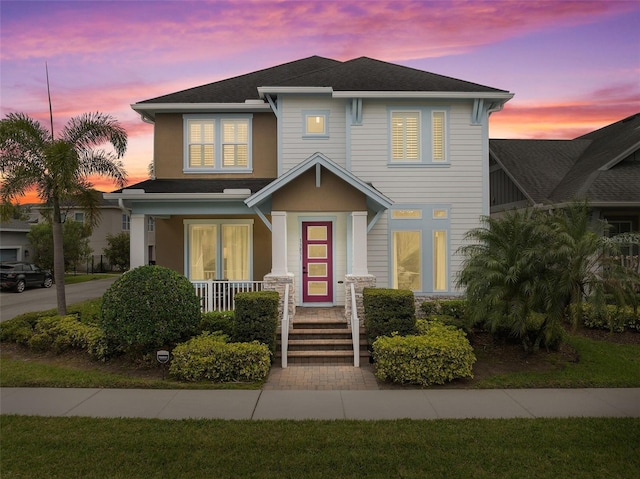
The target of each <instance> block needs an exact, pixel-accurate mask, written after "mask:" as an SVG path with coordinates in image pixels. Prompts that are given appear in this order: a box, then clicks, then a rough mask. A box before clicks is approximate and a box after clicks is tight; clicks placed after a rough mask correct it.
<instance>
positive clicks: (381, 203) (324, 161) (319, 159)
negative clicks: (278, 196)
mask: <svg viewBox="0 0 640 479" xmlns="http://www.w3.org/2000/svg"><path fill="white" fill-rule="evenodd" d="M316 165H320V166H322V167H324V168H326V169H327V170H328V171H330V172H331V173H333V174H334V175H336V176H337V177H339V178H340V179H342V180H343V181H345V182H346V183H348V184H349V185H351V186H352V187H353V188H355V189H356V190H358V191H360V192H361V193H363V194H364V195H365V196H366V197H367V205H368V206H369V207H371V209H373V210H375V211H380V210H385V209H388V208H390V207H391V205H392V204H393V201H391V200H390V199H389V198H387V197H386V196H385V195H383V194H382V193H380V192H379V191H378V190H376V189H375V188H374V187H373V186H371V185H370V184H368V183H365V182H364V181H362V180H361V179H360V178H358V177H357V176H355V175H354V174H353V173H351V172H350V171H347V170H345V169H344V168H342V167H341V166H340V165H338V164H337V163H335V162H333V161H331V160H330V159H329V158H327V157H326V156H325V155H323V154H322V153H314V154H313V155H311V156H310V157H309V158H307V159H306V160H305V161H303V162H302V163H300V164H298V165H296V166H295V167H294V168H291V169H290V170H289V171H287V172H286V173H285V174H284V175H282V176H280V177H279V178H277V179H275V180H273V181H272V182H271V183H270V184H269V185H267V186H266V187H264V188H263V189H262V190H260V191H258V192H257V193H255V194H253V195H251V196H250V197H249V198H247V199H246V200H245V204H246V205H247V206H248V207H249V208H253V207H254V206H258V205H260V204H261V203H263V202H265V201H268V200H269V199H270V198H271V195H273V193H275V192H276V191H278V190H279V189H280V188H282V187H283V186H285V185H287V184H289V183H291V182H292V181H294V180H295V179H296V178H298V177H299V176H300V175H302V174H303V173H305V172H306V171H308V170H309V169H311V168H313V167H315V166H316Z"/></svg>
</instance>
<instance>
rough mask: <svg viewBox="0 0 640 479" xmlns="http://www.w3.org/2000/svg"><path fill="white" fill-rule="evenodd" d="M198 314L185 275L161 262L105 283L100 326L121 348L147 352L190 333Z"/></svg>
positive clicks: (193, 331)
mask: <svg viewBox="0 0 640 479" xmlns="http://www.w3.org/2000/svg"><path fill="white" fill-rule="evenodd" d="M201 319H202V315H201V312H200V299H199V298H198V296H197V295H196V293H195V289H194V288H193V285H192V284H191V283H190V282H189V280H188V279H187V278H185V277H184V276H182V275H180V274H178V273H176V272H175V271H173V270H171V269H168V268H164V267H162V266H140V267H138V268H135V269H133V270H131V271H129V272H127V273H125V274H124V275H123V276H122V277H121V278H120V279H118V280H117V281H116V282H115V283H113V284H112V285H111V287H109V289H108V290H107V292H106V293H105V294H104V296H103V298H102V309H101V316H100V326H101V327H102V329H103V330H104V332H105V334H106V336H107V338H108V339H109V341H110V342H113V343H114V345H115V346H116V347H117V348H118V349H120V350H122V351H124V352H134V353H147V352H150V351H152V350H154V349H157V348H160V347H163V346H168V345H170V344H172V343H176V342H178V341H180V340H181V339H184V338H186V337H188V336H191V335H192V334H193V333H195V332H196V331H197V329H198V326H199V324H200V321H201Z"/></svg>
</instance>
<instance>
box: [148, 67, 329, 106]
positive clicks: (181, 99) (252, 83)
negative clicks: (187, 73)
mask: <svg viewBox="0 0 640 479" xmlns="http://www.w3.org/2000/svg"><path fill="white" fill-rule="evenodd" d="M339 63H340V62H339V61H337V60H332V59H330V58H324V57H319V56H312V57H308V58H303V59H301V60H296V61H293V62H289V63H284V64H282V65H277V66H274V67H271V68H265V69H264V70H258V71H256V72H252V73H247V74H245V75H240V76H237V77H233V78H228V79H226V80H221V81H217V82H214V83H209V84H207V85H202V86H197V87H194V88H189V89H188V90H182V91H179V92H175V93H169V94H168V95H163V96H159V97H157V98H152V99H150V100H145V101H141V102H139V103H244V101H245V100H249V99H256V100H258V99H260V96H259V95H258V87H260V86H264V85H273V84H278V83H280V82H282V81H284V80H286V79H288V78H291V77H296V76H298V75H301V74H303V73H308V72H313V71H316V70H321V69H323V68H327V67H330V66H333V65H336V64H339Z"/></svg>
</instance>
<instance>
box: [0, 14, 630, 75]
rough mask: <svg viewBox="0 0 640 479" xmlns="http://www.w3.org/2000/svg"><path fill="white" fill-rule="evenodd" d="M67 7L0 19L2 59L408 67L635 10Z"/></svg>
mask: <svg viewBox="0 0 640 479" xmlns="http://www.w3.org/2000/svg"><path fill="white" fill-rule="evenodd" d="M66 5H67V8H63V9H58V10H53V11H49V9H44V12H43V14H42V15H40V16H38V15H35V14H34V15H35V18H34V17H33V16H32V17H30V18H28V19H25V21H24V22H21V21H15V22H7V21H5V24H4V25H3V30H4V32H3V34H2V36H3V49H2V53H1V55H2V59H3V60H15V59H25V58H26V59H28V58H56V57H59V56H60V55H62V54H63V52H64V56H66V57H68V56H77V57H78V58H80V59H82V60H83V61H87V62H91V61H103V60H104V59H105V56H107V58H109V59H111V60H112V61H118V59H119V56H121V55H125V54H126V57H127V58H128V59H129V60H128V61H133V62H139V63H140V64H144V63H147V62H148V61H150V60H153V62H154V63H157V62H160V63H164V64H169V63H172V64H175V63H176V62H186V61H194V60H198V59H199V60H203V61H212V60H215V59H221V58H232V57H233V56H234V55H237V54H238V53H241V52H243V53H244V52H247V51H256V52H260V53H262V52H264V51H265V50H268V51H269V56H270V58H269V63H270V64H274V63H275V62H274V57H276V58H278V57H280V58H282V56H283V55H285V56H288V55H290V54H289V51H288V50H289V48H291V47H292V46H295V47H296V48H299V46H300V45H313V49H314V52H313V53H317V51H318V50H321V51H322V52H324V54H325V55H333V56H335V57H336V58H337V59H343V60H344V59H348V58H352V57H355V56H360V55H363V54H365V55H369V56H374V57H376V58H380V59H382V60H395V61H406V60H411V59H417V58H426V57H434V56H442V55H450V54H456V53H463V52H467V51H470V50H473V49H474V48H476V47H478V46H479V45H481V44H487V43H491V42H495V41H499V40H503V39H505V38H508V37H511V36H514V35H517V36H519V35H523V34H525V33H527V32H531V31H534V30H539V29H544V28H548V27H549V26H551V25H560V24H562V25H564V26H570V25H576V24H580V23H586V22H589V21H592V20H593V17H594V16H606V15H609V14H614V13H620V12H625V11H629V10H630V9H632V8H636V6H634V5H633V2H600V1H563V2H534V1H531V2H496V1H476V2H424V1H409V2H397V1H395V2H390V1H375V2H347V1H343V2H306V1H301V2H287V1H280V2H264V1H252V2H248V1H240V2H224V3H221V2H198V3H192V4H190V5H191V6H192V7H193V8H189V9H185V8H184V4H183V3H182V2H122V3H116V4H114V3H101V2H97V3H89V2H87V3H80V4H66ZM72 5H75V6H72ZM115 5H117V6H115ZM70 9H73V10H72V11H70ZM71 13H73V14H71ZM116 32H117V34H114V33H116ZM239 32H241V34H240V35H239V34H238V33H239ZM352 38H359V39H362V38H365V39H366V41H365V42H353V41H350V40H351V39H352ZM363 45H366V46H364V47H363ZM279 52H283V53H279ZM124 61H127V59H124Z"/></svg>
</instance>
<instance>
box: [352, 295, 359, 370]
mask: <svg viewBox="0 0 640 479" xmlns="http://www.w3.org/2000/svg"><path fill="white" fill-rule="evenodd" d="M351 341H352V343H353V367H355V368H359V367H360V321H359V320H358V306H357V303H356V286H355V284H353V283H351Z"/></svg>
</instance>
